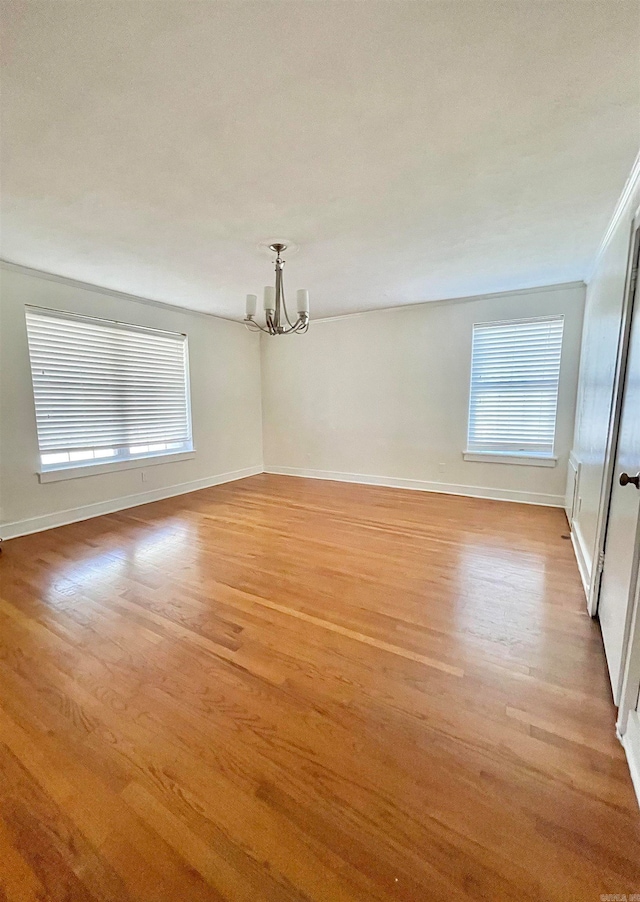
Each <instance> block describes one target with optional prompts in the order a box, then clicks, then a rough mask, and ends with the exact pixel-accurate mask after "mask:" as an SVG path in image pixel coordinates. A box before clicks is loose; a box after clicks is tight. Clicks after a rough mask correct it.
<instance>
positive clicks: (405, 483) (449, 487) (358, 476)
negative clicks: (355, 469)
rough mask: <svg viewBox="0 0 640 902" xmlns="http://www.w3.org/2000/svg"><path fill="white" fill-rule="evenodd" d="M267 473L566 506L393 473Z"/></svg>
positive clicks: (555, 498) (552, 499)
mask: <svg viewBox="0 0 640 902" xmlns="http://www.w3.org/2000/svg"><path fill="white" fill-rule="evenodd" d="M264 472H265V473H273V474H275V475H279V476H302V477H304V478H306V479H329V480H332V481H334V482H357V483H361V484H362V485H383V486H388V487H389V488H395V489H415V490H416V491H420V492H438V493H440V494H443V495H465V496H468V497H471V498H487V499H489V500H491V501H516V502H518V503H519V504H541V505H544V506H545V507H563V506H564V496H563V495H545V494H543V493H540V492H520V491H516V490H515V489H493V488H488V487H485V486H477V485H456V484H455V483H446V482H426V481H425V480H422V479H398V478H396V477H394V476H368V475H365V474H363V473H337V472H333V471H332V470H304V469H300V468H298V467H273V466H265V469H264Z"/></svg>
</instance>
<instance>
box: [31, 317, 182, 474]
mask: <svg viewBox="0 0 640 902" xmlns="http://www.w3.org/2000/svg"><path fill="white" fill-rule="evenodd" d="M26 317H27V335H28V339H29V356H30V359H31V376H32V380H33V395H34V400H35V408H36V424H37V429H38V445H39V448H40V461H41V468H42V471H43V473H44V472H46V471H47V470H59V469H72V468H77V467H86V466H97V465H99V464H113V463H117V462H119V461H127V460H136V459H139V458H142V457H145V458H146V457H155V456H161V455H167V454H180V453H181V452H185V451H192V450H193V444H192V440H191V413H190V406H189V376H188V357H187V338H186V335H178V334H176V333H173V332H160V331H157V330H154V329H145V328H142V327H138V326H130V325H123V324H121V323H113V322H108V321H106V320H100V319H90V318H88V317H84V316H76V315H74V314H67V313H60V312H58V311H48V310H40V309H38V308H35V307H27V312H26Z"/></svg>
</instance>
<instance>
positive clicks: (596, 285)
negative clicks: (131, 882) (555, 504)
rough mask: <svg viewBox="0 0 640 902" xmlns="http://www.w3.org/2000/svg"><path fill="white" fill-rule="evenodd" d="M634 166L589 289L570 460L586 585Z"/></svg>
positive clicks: (638, 182)
mask: <svg viewBox="0 0 640 902" xmlns="http://www.w3.org/2000/svg"><path fill="white" fill-rule="evenodd" d="M639 173H640V169H639V167H638V165H636V167H635V168H634V173H633V174H632V177H631V179H630V180H629V182H628V183H627V186H626V188H625V192H624V194H623V196H622V199H621V202H620V204H619V205H618V208H617V210H616V214H615V217H614V220H613V228H610V229H609V230H608V232H607V236H606V238H605V242H604V244H603V247H602V249H601V252H600V255H599V257H598V260H597V263H596V266H595V269H594V272H593V275H592V276H591V278H590V280H589V284H588V286H587V299H586V306H585V319H584V333H583V339H582V358H581V367H580V380H579V389H578V406H577V415H576V429H575V440H574V456H575V457H576V459H577V460H578V461H579V463H580V481H579V485H578V505H577V507H578V509H577V511H576V512H574V520H573V532H574V538H575V541H576V544H577V546H578V547H577V549H576V551H577V554H578V559H579V560H580V558H582V560H583V570H584V572H583V579H584V580H585V582H586V583H587V585H588V583H589V581H590V578H591V574H592V570H593V558H594V549H595V543H596V539H597V535H596V527H597V521H598V508H599V504H600V495H601V492H602V488H603V486H602V480H603V472H604V456H605V450H606V443H607V433H608V429H609V417H610V412H611V404H612V397H613V384H614V377H615V366H616V356H617V349H618V339H619V334H620V324H621V318H622V302H623V298H624V287H625V277H626V270H627V257H628V252H629V241H630V236H631V222H632V219H633V216H634V213H635V211H636V210H637V208H638V205H639V204H640V179H639Z"/></svg>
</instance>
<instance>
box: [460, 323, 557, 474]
mask: <svg viewBox="0 0 640 902" xmlns="http://www.w3.org/2000/svg"><path fill="white" fill-rule="evenodd" d="M563 326H564V317H562V316H553V317H545V318H540V319H528V320H517V321H513V322H499V323H479V324H476V325H474V327H473V351H472V362H471V398H470V403H469V436H468V450H469V451H490V452H491V451H492V452H512V453H518V452H520V453H523V452H524V453H529V454H533V455H540V456H544V455H547V456H551V455H552V454H553V446H554V441H555V431H556V412H557V406H558V384H559V380H560V356H561V352H562V331H563Z"/></svg>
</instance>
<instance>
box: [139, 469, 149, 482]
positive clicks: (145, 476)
mask: <svg viewBox="0 0 640 902" xmlns="http://www.w3.org/2000/svg"><path fill="white" fill-rule="evenodd" d="M140 479H141V480H142V481H143V482H146V481H147V474H146V473H145V472H144V470H141V471H140Z"/></svg>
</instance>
